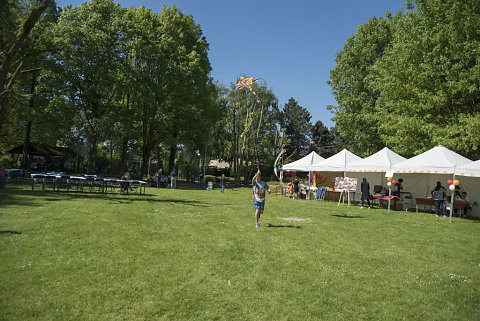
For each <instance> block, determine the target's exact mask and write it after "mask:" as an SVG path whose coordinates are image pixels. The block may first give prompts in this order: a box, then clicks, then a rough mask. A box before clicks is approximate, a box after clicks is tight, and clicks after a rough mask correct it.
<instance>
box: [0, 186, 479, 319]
mask: <svg viewBox="0 0 480 321" xmlns="http://www.w3.org/2000/svg"><path fill="white" fill-rule="evenodd" d="M291 217H295V218H302V219H308V220H309V221H307V222H296V221H284V220H282V218H291ZM479 223H480V221H476V220H466V219H460V218H454V219H453V221H452V223H451V224H450V223H448V219H447V218H436V217H435V215H432V214H427V213H413V212H396V211H393V212H390V213H387V211H386V210H384V209H372V210H368V209H360V208H358V207H356V206H352V207H347V206H346V205H340V206H337V203H334V202H327V201H325V202H316V201H304V200H296V201H293V200H290V199H288V198H284V197H281V196H269V197H267V203H266V210H265V213H264V215H263V216H262V218H261V227H260V228H259V229H257V228H255V220H254V212H253V206H252V202H251V190H250V189H248V188H236V189H234V190H227V191H226V193H225V194H223V195H222V194H220V192H219V191H218V190H213V191H203V190H198V189H197V188H195V187H193V185H189V186H187V185H180V189H178V190H167V189H158V190H157V189H148V188H147V195H136V194H132V195H117V194H108V195H102V194H94V193H91V194H89V193H78V194H76V193H65V192H60V193H57V192H52V191H45V192H42V191H39V190H36V191H34V192H32V191H31V190H30V189H29V186H27V185H25V186H18V185H13V186H12V185H9V186H7V188H6V189H4V190H0V244H1V245H0V261H1V263H0V319H1V320H216V319H217V320H309V319H310V320H479V319H480V224H479Z"/></svg>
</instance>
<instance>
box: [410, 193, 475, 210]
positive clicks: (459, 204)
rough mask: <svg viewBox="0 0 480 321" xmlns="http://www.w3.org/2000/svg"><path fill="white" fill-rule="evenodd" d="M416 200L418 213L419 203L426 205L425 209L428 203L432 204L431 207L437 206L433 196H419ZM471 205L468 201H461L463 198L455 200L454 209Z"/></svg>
mask: <svg viewBox="0 0 480 321" xmlns="http://www.w3.org/2000/svg"><path fill="white" fill-rule="evenodd" d="M415 202H416V205H415V207H416V209H417V213H418V205H423V206H424V210H425V205H428V206H430V209H431V207H432V206H435V200H434V199H433V198H428V197H426V198H421V197H417V198H415ZM469 206H470V203H468V202H464V201H461V200H454V201H453V208H454V209H463V208H466V207H469Z"/></svg>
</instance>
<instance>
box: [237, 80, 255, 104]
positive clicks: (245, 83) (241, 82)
mask: <svg viewBox="0 0 480 321" xmlns="http://www.w3.org/2000/svg"><path fill="white" fill-rule="evenodd" d="M257 81H258V78H257V77H251V78H249V77H240V80H239V81H238V83H237V85H236V86H235V93H237V90H239V89H240V88H242V87H244V88H248V89H249V90H250V91H251V93H252V94H254V95H255V97H257V103H259V102H260V98H258V95H257V93H256V92H255V91H254V90H253V88H252V85H253V84H254V83H256V82H257Z"/></svg>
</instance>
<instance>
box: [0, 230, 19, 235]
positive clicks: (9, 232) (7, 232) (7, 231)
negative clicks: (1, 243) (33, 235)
mask: <svg viewBox="0 0 480 321" xmlns="http://www.w3.org/2000/svg"><path fill="white" fill-rule="evenodd" d="M0 234H22V233H20V232H17V231H9V230H5V231H0Z"/></svg>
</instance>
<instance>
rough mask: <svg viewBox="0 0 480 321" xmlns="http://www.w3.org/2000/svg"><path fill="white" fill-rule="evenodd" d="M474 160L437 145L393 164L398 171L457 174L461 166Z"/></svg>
mask: <svg viewBox="0 0 480 321" xmlns="http://www.w3.org/2000/svg"><path fill="white" fill-rule="evenodd" d="M471 162H472V161H471V160H469V159H468V158H466V157H463V156H462V155H459V154H457V153H455V152H454V151H451V150H450V149H448V148H446V147H443V146H437V147H434V148H432V149H430V150H428V151H426V152H424V153H422V154H420V155H417V156H415V157H412V158H410V159H407V160H406V161H403V162H401V163H397V164H394V165H392V169H393V170H394V171H396V172H397V173H428V174H455V173H456V169H457V168H458V167H459V166H462V165H466V164H469V163H471Z"/></svg>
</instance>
